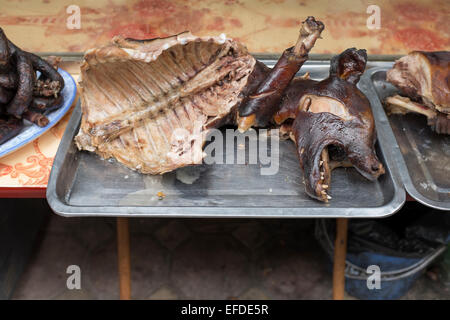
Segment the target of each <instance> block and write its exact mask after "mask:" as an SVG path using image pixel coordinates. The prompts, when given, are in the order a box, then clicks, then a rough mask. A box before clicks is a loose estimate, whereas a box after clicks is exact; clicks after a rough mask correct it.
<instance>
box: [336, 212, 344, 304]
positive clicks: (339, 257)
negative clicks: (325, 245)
mask: <svg viewBox="0 0 450 320" xmlns="http://www.w3.org/2000/svg"><path fill="white" fill-rule="evenodd" d="M347 229H348V219H347V218H338V219H336V241H335V244H334V265H333V299H334V300H343V299H344V292H345V258H346V255H347Z"/></svg>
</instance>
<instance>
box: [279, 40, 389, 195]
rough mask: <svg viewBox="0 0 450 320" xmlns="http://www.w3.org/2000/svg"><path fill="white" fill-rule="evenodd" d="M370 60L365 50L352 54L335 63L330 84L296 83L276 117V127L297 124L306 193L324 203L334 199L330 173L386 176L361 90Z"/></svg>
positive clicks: (294, 135)
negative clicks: (351, 170) (345, 170)
mask: <svg viewBox="0 0 450 320" xmlns="http://www.w3.org/2000/svg"><path fill="white" fill-rule="evenodd" d="M366 60H367V55H366V53H365V51H364V50H356V49H354V48H352V49H348V50H346V51H344V52H343V53H342V54H340V55H339V56H336V57H334V58H333V59H332V61H331V66H330V76H329V77H328V78H327V79H325V80H323V81H320V82H317V81H313V80H309V79H300V78H296V79H294V80H293V81H292V82H291V84H290V85H289V87H288V88H287V90H286V92H285V95H284V97H283V100H282V103H281V107H280V110H279V111H278V113H277V114H276V115H275V116H274V121H275V122H276V123H277V124H283V123H285V122H289V121H288V120H289V119H291V120H290V121H292V120H293V122H292V126H291V130H292V133H291V138H292V139H293V140H294V142H295V143H296V145H297V152H298V156H299V160H300V166H301V167H302V169H303V174H304V177H305V187H306V192H307V194H308V195H309V196H311V197H313V198H315V199H318V200H320V201H324V202H327V201H328V200H329V199H331V197H330V196H329V195H328V190H329V188H330V182H331V171H332V170H333V169H334V168H336V167H338V166H350V165H351V166H354V167H355V168H356V169H357V170H358V172H360V173H361V174H362V175H363V176H364V177H366V178H367V179H369V180H375V179H377V178H378V177H379V176H380V175H381V174H383V173H384V168H383V165H382V164H381V163H380V161H379V160H378V158H377V156H376V154H375V149H374V145H375V142H376V132H375V124H374V119H373V115H372V111H371V109H370V103H369V101H368V100H367V98H366V97H365V96H364V94H363V93H362V92H361V91H360V90H359V89H358V88H357V87H356V83H357V82H358V81H359V78H360V77H361V75H362V73H363V72H364V68H365V64H366Z"/></svg>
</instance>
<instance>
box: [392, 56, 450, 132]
mask: <svg viewBox="0 0 450 320" xmlns="http://www.w3.org/2000/svg"><path fill="white" fill-rule="evenodd" d="M386 79H387V81H389V82H391V83H392V84H393V85H395V86H396V87H397V88H398V89H399V90H400V93H401V95H402V96H400V95H395V96H392V97H388V98H387V99H386V101H385V104H386V108H387V110H388V112H389V113H392V114H405V113H409V112H413V113H419V114H422V115H425V116H426V117H427V119H428V125H430V127H431V128H432V129H433V130H434V131H436V132H437V133H440V134H450V89H449V85H450V84H449V81H450V80H449V79H450V52H448V51H439V52H423V51H413V52H411V53H409V54H408V55H407V56H404V57H402V58H400V59H399V60H397V61H396V62H395V64H394V67H393V68H392V69H391V70H389V71H388V72H387V74H386ZM405 96H406V97H405Z"/></svg>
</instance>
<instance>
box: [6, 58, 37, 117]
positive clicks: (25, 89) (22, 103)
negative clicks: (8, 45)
mask: <svg viewBox="0 0 450 320" xmlns="http://www.w3.org/2000/svg"><path fill="white" fill-rule="evenodd" d="M15 55H16V59H17V71H18V73H19V83H18V86H17V91H16V94H15V96H14V98H13V99H12V100H11V102H10V103H9V104H8V106H7V107H6V111H7V112H8V114H10V115H13V116H15V117H16V118H20V117H21V115H22V113H24V112H25V110H26V109H27V108H28V106H29V105H30V103H31V100H32V99H33V86H34V79H35V74H34V70H33V66H32V65H31V62H30V60H29V59H28V56H27V55H26V54H24V53H23V52H22V51H16V52H15Z"/></svg>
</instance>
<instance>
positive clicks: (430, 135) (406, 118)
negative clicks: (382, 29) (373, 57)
mask: <svg viewBox="0 0 450 320" xmlns="http://www.w3.org/2000/svg"><path fill="white" fill-rule="evenodd" d="M391 67H392V64H389V65H388V66H386V67H376V68H372V69H369V70H367V71H366V73H365V74H364V76H363V77H362V79H361V82H360V87H361V89H362V90H363V91H364V93H365V94H366V95H367V97H368V98H369V99H370V102H371V105H372V110H373V112H374V114H375V116H376V118H378V119H380V121H382V122H384V123H388V126H387V127H386V128H387V132H386V136H387V138H388V139H390V140H391V144H390V147H391V148H392V149H393V150H394V151H395V152H393V155H394V156H395V160H396V162H397V165H398V168H399V171H400V174H401V179H402V181H403V184H404V186H405V188H406V191H407V192H408V193H409V194H410V195H411V196H412V197H413V198H414V199H416V200H417V201H419V202H421V203H422V204H424V205H427V206H429V207H432V208H435V209H440V210H450V136H445V135H438V134H436V133H434V132H433V131H432V130H431V129H430V128H429V127H428V125H427V120H426V117H424V116H422V115H416V114H406V115H391V116H389V117H387V116H386V113H385V112H384V109H383V105H382V101H384V99H385V98H386V97H388V96H391V95H393V94H396V93H397V92H398V90H397V89H396V88H395V87H394V86H393V85H392V84H390V83H389V82H387V81H386V71H387V70H388V69H390V68H391ZM389 124H390V126H389ZM391 128H392V129H391ZM394 136H395V137H394Z"/></svg>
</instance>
